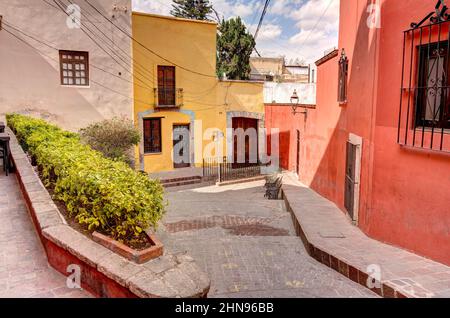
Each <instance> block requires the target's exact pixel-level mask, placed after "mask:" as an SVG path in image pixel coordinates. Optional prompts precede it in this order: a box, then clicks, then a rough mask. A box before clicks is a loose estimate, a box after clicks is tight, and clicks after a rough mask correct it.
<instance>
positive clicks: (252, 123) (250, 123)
mask: <svg viewBox="0 0 450 318" xmlns="http://www.w3.org/2000/svg"><path fill="white" fill-rule="evenodd" d="M239 128H242V129H243V130H244V132H246V131H247V130H248V129H251V128H253V129H254V130H255V131H256V140H255V141H253V142H256V149H255V150H256V162H251V161H252V159H254V158H252V156H251V154H250V151H251V149H250V137H248V136H246V137H245V146H244V147H245V149H238V147H239V143H238V137H237V136H235V137H234V142H233V144H234V145H233V148H234V149H233V152H234V161H233V162H234V163H233V167H239V166H250V165H256V164H257V161H258V153H259V150H258V120H257V119H253V118H244V117H235V118H233V131H236V129H239ZM238 151H245V162H243V163H238V158H239V157H238ZM253 161H254V160H253Z"/></svg>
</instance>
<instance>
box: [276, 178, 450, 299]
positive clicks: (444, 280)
mask: <svg viewBox="0 0 450 318" xmlns="http://www.w3.org/2000/svg"><path fill="white" fill-rule="evenodd" d="M282 191H283V198H284V200H285V202H286V205H287V207H288V209H289V211H290V212H291V214H292V218H293V221H294V224H295V227H296V230H297V234H298V235H299V236H300V237H301V238H302V240H303V243H304V244H305V247H306V249H307V251H308V253H309V254H310V256H311V257H313V258H315V259H316V260H318V261H319V262H321V263H323V264H325V265H327V266H328V267H331V268H333V269H334V270H336V271H338V272H339V273H341V274H343V275H344V276H346V277H348V278H349V279H351V280H353V281H355V282H357V283H359V284H361V285H363V286H365V287H367V288H369V289H371V290H373V291H374V292H376V293H377V294H379V295H380V296H383V297H386V298H405V297H407V298H416V297H450V267H449V266H446V265H444V264H441V263H438V262H435V261H432V260H429V259H427V258H425V257H421V256H419V255H416V254H414V253H411V252H408V251H406V250H403V249H401V248H397V247H394V246H391V245H388V244H384V243H381V242H379V241H377V240H374V239H371V238H369V237H368V236H366V235H365V234H364V233H363V232H362V231H361V230H360V229H359V228H358V227H356V226H354V225H352V224H351V223H350V221H349V220H348V219H347V218H346V216H345V215H344V213H342V211H341V210H340V209H339V208H338V207H337V206H336V205H335V204H334V203H332V202H331V201H329V200H327V199H325V198H324V197H322V196H320V195H319V194H317V193H316V192H314V191H313V190H311V189H310V188H307V187H305V186H304V185H302V184H301V183H300V182H298V181H297V180H296V177H295V176H294V175H293V174H291V173H286V174H285V177H284V180H283V186H282ZM374 273H375V274H374ZM369 275H371V276H370V277H374V278H375V277H376V280H370V279H369ZM368 282H369V284H368Z"/></svg>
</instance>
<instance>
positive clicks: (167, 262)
mask: <svg viewBox="0 0 450 318" xmlns="http://www.w3.org/2000/svg"><path fill="white" fill-rule="evenodd" d="M7 132H8V133H9V134H10V136H11V141H10V144H11V156H12V159H13V163H14V166H15V167H16V177H17V179H18V181H19V184H20V188H21V191H22V193H23V195H24V197H25V201H26V203H27V207H28V210H29V212H30V214H31V216H32V219H33V222H34V223H35V226H36V230H37V232H38V234H39V236H40V238H41V241H42V242H43V245H44V247H45V249H46V252H47V257H48V259H49V262H50V264H51V265H52V266H53V267H55V268H56V269H57V270H58V271H60V272H61V273H62V274H64V275H68V273H67V272H65V271H64V269H65V268H64V266H62V267H61V266H58V265H61V264H70V263H71V261H72V260H73V259H76V260H77V263H80V264H81V265H82V267H83V268H82V269H83V270H82V273H83V274H84V273H85V272H86V273H92V274H90V275H88V276H90V277H88V278H86V280H85V281H84V276H86V275H83V274H82V277H81V280H82V284H84V285H87V289H88V290H89V291H91V292H93V293H94V294H95V295H96V296H100V297H114V293H113V292H111V290H112V291H114V290H115V288H116V289H117V286H116V287H114V286H104V285H106V284H108V281H109V280H111V281H112V282H114V284H117V285H118V286H121V287H123V288H124V289H126V290H128V291H125V292H120V293H119V292H117V294H120V295H124V294H125V295H130V296H132V295H135V296H137V297H142V298H160V297H168V298H180V297H189V298H196V297H207V294H208V292H209V289H210V284H211V282H210V279H209V277H208V276H207V274H206V273H205V272H203V271H202V270H201V269H200V268H199V267H198V266H197V265H196V263H195V261H194V260H193V259H192V258H191V257H190V256H188V255H186V254H176V255H164V256H161V257H159V258H157V259H155V260H152V261H149V262H147V263H145V264H142V265H137V264H135V263H133V262H131V261H129V260H127V259H125V258H123V257H121V256H119V255H117V254H115V253H114V252H112V251H111V250H109V249H107V248H105V247H103V246H101V245H100V244H98V243H96V242H94V241H93V240H90V239H89V238H87V237H86V236H84V235H83V234H81V233H79V232H77V231H76V230H74V229H72V228H71V227H70V226H68V225H67V224H66V223H65V220H64V218H63V217H62V215H61V214H60V212H59V210H58V208H57V207H56V205H55V204H54V202H53V200H52V198H51V197H50V195H49V193H48V191H47V189H46V188H45V187H44V185H43V184H42V182H41V180H40V178H39V176H38V175H37V174H36V172H35V171H34V169H33V167H32V166H31V164H30V162H29V160H28V158H27V155H26V154H25V152H24V151H23V149H22V148H21V147H20V145H19V144H18V142H17V139H16V137H15V135H14V134H13V133H12V131H11V130H10V129H9V128H7ZM49 242H51V244H54V245H55V246H57V247H58V248H60V249H61V250H62V251H65V253H58V255H54V253H55V252H54V250H55V249H54V248H52V247H51V246H49ZM67 253H68V254H67ZM68 255H70V257H68ZM62 258H65V259H62ZM69 258H70V259H69ZM101 275H104V277H103V276H101ZM93 277H94V278H93ZM96 277H97V278H98V280H95V278H96ZM106 278H107V279H106ZM107 291H109V292H107Z"/></svg>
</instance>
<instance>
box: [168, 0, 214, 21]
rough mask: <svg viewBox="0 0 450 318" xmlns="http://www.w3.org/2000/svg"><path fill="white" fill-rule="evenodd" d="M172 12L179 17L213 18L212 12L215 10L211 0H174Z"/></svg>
mask: <svg viewBox="0 0 450 318" xmlns="http://www.w3.org/2000/svg"><path fill="white" fill-rule="evenodd" d="M172 7H173V9H172V11H170V14H172V15H173V16H174V17H177V18H186V19H195V20H203V21H204V20H211V19H210V17H211V14H212V13H213V12H214V9H213V7H212V4H211V3H210V2H209V0H173V4H172Z"/></svg>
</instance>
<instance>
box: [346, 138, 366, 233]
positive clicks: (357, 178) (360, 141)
mask: <svg viewBox="0 0 450 318" xmlns="http://www.w3.org/2000/svg"><path fill="white" fill-rule="evenodd" d="M348 141H349V142H350V143H351V144H352V145H355V146H356V162H355V189H354V191H355V193H354V202H353V206H354V212H353V220H352V221H353V222H354V223H355V225H358V222H359V198H360V192H361V160H362V150H363V139H362V137H360V136H357V135H355V134H352V133H350V135H349V138H348Z"/></svg>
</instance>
